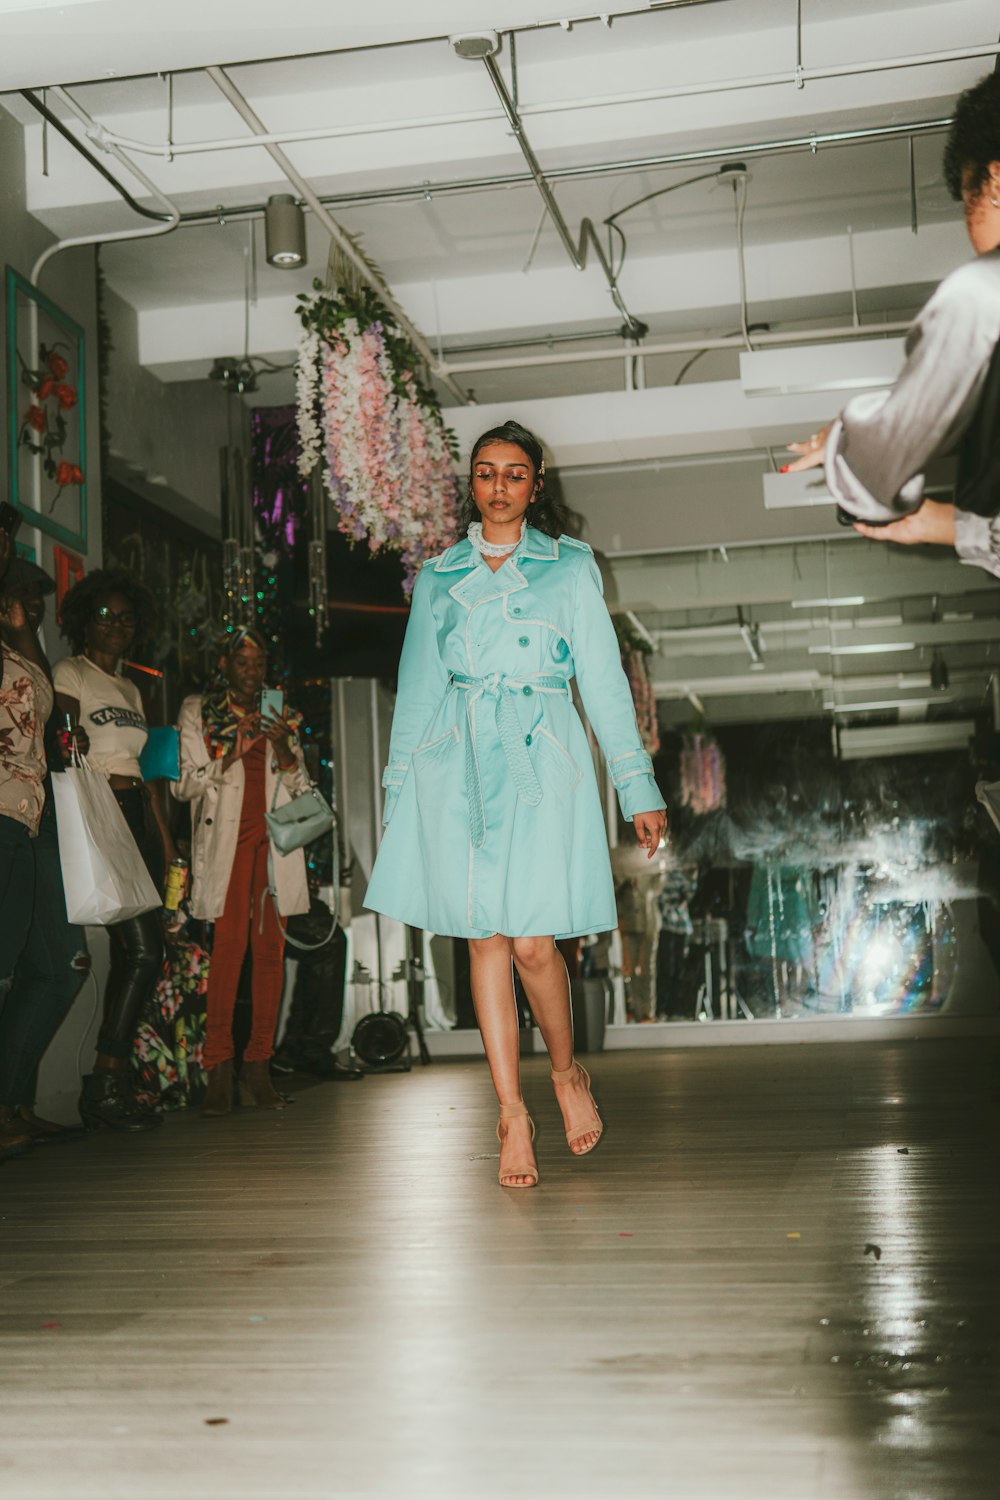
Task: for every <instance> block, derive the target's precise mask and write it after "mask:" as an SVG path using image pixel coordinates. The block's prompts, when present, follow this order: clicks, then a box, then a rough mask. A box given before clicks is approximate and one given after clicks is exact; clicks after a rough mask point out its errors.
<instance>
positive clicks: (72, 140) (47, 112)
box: [21, 89, 168, 220]
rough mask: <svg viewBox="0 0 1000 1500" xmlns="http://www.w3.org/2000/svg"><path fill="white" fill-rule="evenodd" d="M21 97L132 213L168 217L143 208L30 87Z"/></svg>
mask: <svg viewBox="0 0 1000 1500" xmlns="http://www.w3.org/2000/svg"><path fill="white" fill-rule="evenodd" d="M21 98H22V99H26V100H27V102H28V103H29V104H30V105H31V107H32V109H33V110H35V111H36V112H37V113H38V114H40V115H41V117H42V119H43V120H45V121H46V122H47V123H48V124H49V125H51V126H52V129H53V130H57V131H58V132H59V134H60V135H61V136H62V138H63V140H64V141H67V142H68V143H69V145H71V146H72V147H73V150H74V151H76V152H78V153H79V155H80V156H82V157H83V159H84V161H85V162H86V163H87V165H88V166H91V167H93V169H94V171H95V172H98V173H99V174H100V175H101V176H102V177H103V178H104V180H105V182H109V183H110V184H111V186H112V187H113V188H114V190H115V192H116V193H117V194H118V196H119V197H120V198H121V199H122V201H123V202H125V203H127V204H128V206H129V208H130V209H131V210H132V212H133V213H136V214H139V215H140V216H141V217H142V218H144V219H157V220H163V219H166V218H167V217H168V215H167V214H162V213H157V212H156V211H155V209H152V208H143V206H142V204H141V203H139V202H138V201H137V200H136V199H135V198H133V197H132V194H131V193H130V192H129V190H128V188H127V187H126V186H125V185H124V183H121V182H119V181H118V178H117V177H116V176H115V175H114V173H113V172H109V171H108V169H107V167H106V166H105V165H104V163H103V162H101V161H98V160H97V157H96V156H93V155H91V153H90V152H89V151H88V150H87V148H86V146H85V145H84V144H83V142H82V141H81V139H80V137H79V136H78V135H74V133H73V131H72V130H70V128H69V126H68V125H64V124H63V122H62V120H60V118H59V116H58V115H57V114H54V113H53V112H52V110H51V109H49V107H48V105H47V104H45V103H43V101H42V100H41V99H39V97H38V95H37V94H36V93H33V92H32V90H31V89H21Z"/></svg>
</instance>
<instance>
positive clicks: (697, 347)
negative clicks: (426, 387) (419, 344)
mask: <svg viewBox="0 0 1000 1500" xmlns="http://www.w3.org/2000/svg"><path fill="white" fill-rule="evenodd" d="M911 326H912V325H911V324H910V323H872V324H869V325H867V326H866V325H864V324H862V325H860V326H858V327H855V326H854V325H853V324H852V325H850V326H849V327H847V328H801V329H797V330H796V331H795V332H789V333H755V334H754V336H753V342H754V348H755V349H756V348H765V347H767V346H769V345H780V344H815V343H826V342H827V341H831V342H832V341H834V340H837V339H863V338H880V337H881V336H882V335H883V334H886V335H888V334H900V333H908V332H909V330H910V328H911ZM537 342H539V343H542V342H543V340H541V339H539V340H538V341H537ZM713 349H740V350H745V349H746V343H745V342H744V339H743V335H742V333H739V334H735V335H733V336H731V337H728V338H718V339H684V340H678V341H677V342H676V343H674V342H671V343H668V344H644V345H643V346H642V353H643V356H644V357H645V358H646V359H650V358H652V357H653V356H654V355H658V354H694V353H697V352H700V351H705V352H706V353H708V352H709V351H711V350H713ZM621 357H622V351H621V348H620V347H619V348H617V349H574V350H570V351H568V352H567V353H565V354H526V355H524V356H523V358H521V359H470V360H456V361H449V364H448V369H449V370H450V371H451V373H452V374H453V375H471V374H474V373H475V372H478V371H484V370H526V369H529V368H534V367H536V366H542V365H574V364H594V363H595V362H596V361H598V360H605V359H612V360H619V359H621Z"/></svg>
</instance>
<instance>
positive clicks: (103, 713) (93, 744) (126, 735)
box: [52, 656, 149, 776]
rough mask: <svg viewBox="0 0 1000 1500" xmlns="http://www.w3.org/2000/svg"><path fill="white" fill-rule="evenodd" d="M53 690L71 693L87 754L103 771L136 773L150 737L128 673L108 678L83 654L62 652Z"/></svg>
mask: <svg viewBox="0 0 1000 1500" xmlns="http://www.w3.org/2000/svg"><path fill="white" fill-rule="evenodd" d="M52 680H53V682H54V683H55V689H56V692H57V693H64V694H65V695H66V697H67V698H76V700H77V701H78V703H79V704H80V723H81V725H82V726H83V728H84V729H85V730H86V731H87V734H88V736H89V737H90V750H89V752H88V755H87V759H88V760H89V761H90V764H91V765H92V766H93V767H94V769H95V770H97V771H103V772H104V773H105V774H106V775H108V776H140V775H141V774H142V773H141V771H140V770H139V755H140V753H141V751H142V747H143V746H144V745H145V743H146V740H147V738H148V736H149V728H148V726H147V724H146V715H145V713H144V712H143V708H142V697H141V695H140V693H139V689H138V688H137V687H136V685H135V683H134V682H130V681H129V680H128V678H127V677H112V676H111V674H110V673H109V672H102V671H101V669H100V667H95V665H94V663H93V662H92V661H90V660H89V658H88V657H86V656H67V657H66V658H65V659H64V660H63V661H57V662H56V664H55V666H54V667H53V669H52Z"/></svg>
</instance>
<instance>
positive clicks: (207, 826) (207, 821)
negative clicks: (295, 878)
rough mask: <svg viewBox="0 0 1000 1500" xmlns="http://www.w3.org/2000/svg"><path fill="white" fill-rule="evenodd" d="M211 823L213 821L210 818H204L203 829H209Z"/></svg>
mask: <svg viewBox="0 0 1000 1500" xmlns="http://www.w3.org/2000/svg"><path fill="white" fill-rule="evenodd" d="M212 821H213V820H212V819H211V818H206V819H205V827H206V828H211V826H212Z"/></svg>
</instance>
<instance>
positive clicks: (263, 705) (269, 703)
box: [260, 688, 285, 719]
mask: <svg viewBox="0 0 1000 1500" xmlns="http://www.w3.org/2000/svg"><path fill="white" fill-rule="evenodd" d="M284 711H285V695H284V693H283V692H282V691H281V689H280V688H261V690H260V714H261V718H262V719H266V718H267V717H268V715H269V714H274V716H275V718H278V719H280V718H281V716H282V714H283V713H284Z"/></svg>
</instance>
